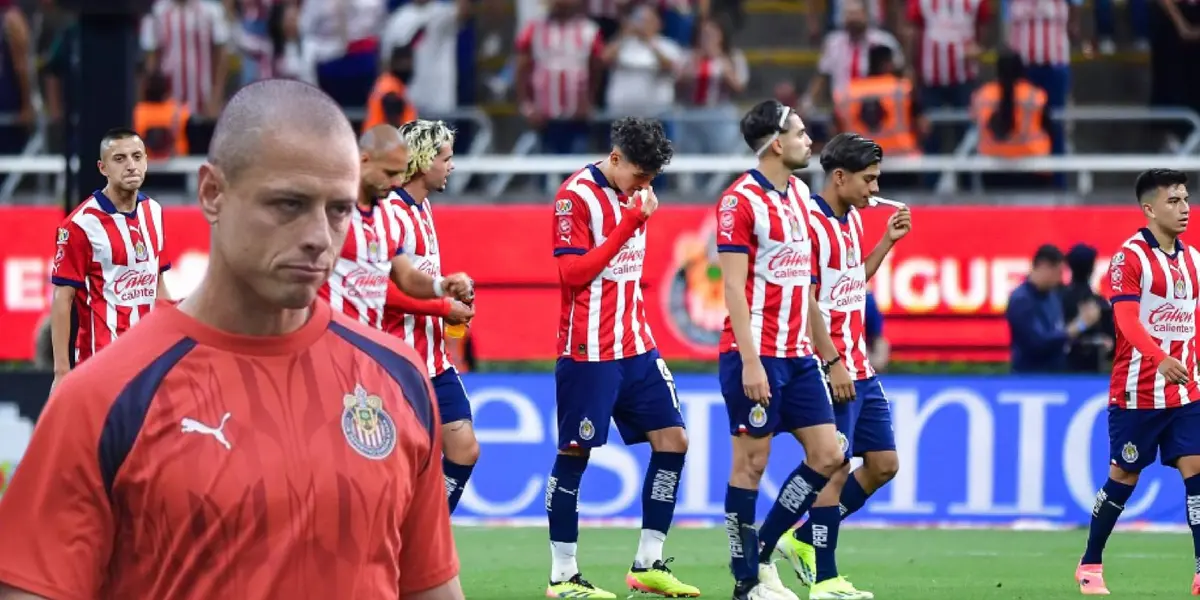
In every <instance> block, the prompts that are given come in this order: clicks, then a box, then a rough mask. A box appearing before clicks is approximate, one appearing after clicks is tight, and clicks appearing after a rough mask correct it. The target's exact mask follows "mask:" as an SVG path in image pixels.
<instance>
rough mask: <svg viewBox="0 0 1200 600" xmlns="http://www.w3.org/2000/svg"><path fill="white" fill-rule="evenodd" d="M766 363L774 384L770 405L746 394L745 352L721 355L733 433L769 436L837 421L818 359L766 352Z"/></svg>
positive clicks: (726, 406)
mask: <svg viewBox="0 0 1200 600" xmlns="http://www.w3.org/2000/svg"><path fill="white" fill-rule="evenodd" d="M762 363H763V369H765V370H766V371H767V380H768V381H769V382H770V384H771V402H770V403H768V404H767V405H766V406H763V405H761V404H758V403H757V402H754V401H753V400H751V399H749V398H747V397H746V392H745V390H744V388H743V387H742V355H740V354H738V353H737V352H736V351H729V352H722V353H721V356H720V358H719V359H718V363H717V364H718V369H719V372H720V378H721V395H722V396H724V397H725V410H726V412H728V413H729V433H731V434H733V435H738V434H741V433H748V434H750V435H751V436H754V437H765V436H768V435H772V434H778V433H784V432H787V431H795V430H797V429H803V428H805V427H812V426H814V425H824V424H826V423H833V422H834V420H833V400H832V399H831V397H830V395H829V387H828V386H827V385H826V384H825V374H824V373H823V372H822V371H821V366H820V364H818V363H817V359H815V358H813V357H811V356H806V357H803V358H776V357H774V356H764V357H762Z"/></svg>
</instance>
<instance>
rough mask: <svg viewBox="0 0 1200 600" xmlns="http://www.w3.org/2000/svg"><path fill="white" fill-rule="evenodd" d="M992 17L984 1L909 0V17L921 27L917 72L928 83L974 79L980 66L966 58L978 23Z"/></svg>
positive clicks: (974, 40) (962, 81)
mask: <svg viewBox="0 0 1200 600" xmlns="http://www.w3.org/2000/svg"><path fill="white" fill-rule="evenodd" d="M990 18H991V15H990V13H989V9H988V3H987V2H985V1H984V0H908V20H909V21H911V22H912V23H913V24H914V25H916V26H917V27H918V28H920V30H921V38H920V43H919V45H918V46H917V49H918V50H917V51H918V54H917V57H916V59H915V60H917V61H918V62H917V72H918V73H920V76H921V82H922V83H924V84H925V85H929V86H943V85H954V84H959V83H967V82H969V81H974V80H975V77H976V76H977V75H978V74H979V65H978V63H977V62H976V61H975V60H973V59H969V58H967V48H968V46H970V45H971V44H977V43H978V42H979V40H978V39H977V37H976V34H977V33H978V27H979V25H981V24H983V23H986V22H987V21H988V19H990Z"/></svg>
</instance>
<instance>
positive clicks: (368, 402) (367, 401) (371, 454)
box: [342, 384, 396, 460]
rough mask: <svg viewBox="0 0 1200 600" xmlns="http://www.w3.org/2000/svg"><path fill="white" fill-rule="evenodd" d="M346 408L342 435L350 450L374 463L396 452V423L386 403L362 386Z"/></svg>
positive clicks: (346, 401)
mask: <svg viewBox="0 0 1200 600" xmlns="http://www.w3.org/2000/svg"><path fill="white" fill-rule="evenodd" d="M342 404H343V406H344V407H345V410H343V411H342V434H344V435H345V436H346V442H347V443H348V444H350V447H351V448H354V451H355V452H358V453H359V454H361V455H363V456H365V457H366V458H369V459H371V460H380V459H383V458H387V456H388V455H389V454H391V453H392V450H394V449H395V448H396V423H395V421H393V420H392V417H391V415H389V414H387V412H385V411H384V410H383V399H382V398H380V397H379V396H373V395H370V394H368V393H367V390H366V388H364V387H363V386H362V384H358V385H356V386H354V393H353V394H346V396H345V397H344V398H343V399H342Z"/></svg>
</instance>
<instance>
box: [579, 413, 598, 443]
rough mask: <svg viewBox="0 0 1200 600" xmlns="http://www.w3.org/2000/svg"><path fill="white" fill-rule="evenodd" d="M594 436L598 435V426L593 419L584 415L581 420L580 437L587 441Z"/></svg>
mask: <svg viewBox="0 0 1200 600" xmlns="http://www.w3.org/2000/svg"><path fill="white" fill-rule="evenodd" d="M594 437H596V426H595V425H593V424H592V420H591V419H589V418H587V417H584V418H583V420H582V421H580V422H579V439H581V440H583V441H585V442H586V441H588V440H590V439H592V438H594Z"/></svg>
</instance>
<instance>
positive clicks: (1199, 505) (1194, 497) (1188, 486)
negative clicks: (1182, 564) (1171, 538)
mask: <svg viewBox="0 0 1200 600" xmlns="http://www.w3.org/2000/svg"><path fill="white" fill-rule="evenodd" d="M1183 488H1184V491H1186V492H1187V522H1188V527H1191V528H1192V551H1193V555H1194V556H1195V557H1196V572H1197V573H1200V475H1192V476H1191V477H1188V478H1187V479H1184V480H1183Z"/></svg>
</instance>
